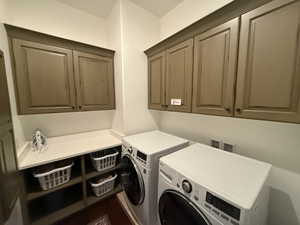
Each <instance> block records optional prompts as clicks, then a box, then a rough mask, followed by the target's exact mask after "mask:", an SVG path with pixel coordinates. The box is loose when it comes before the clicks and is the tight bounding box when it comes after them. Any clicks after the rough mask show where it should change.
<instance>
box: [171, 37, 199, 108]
mask: <svg viewBox="0 0 300 225" xmlns="http://www.w3.org/2000/svg"><path fill="white" fill-rule="evenodd" d="M166 57H167V58H166V63H167V71H166V104H167V109H168V110H170V111H181V112H191V105H192V79H193V39H190V40H187V41H185V42H183V43H181V44H179V45H176V46H174V47H173V48H171V49H168V50H167V56H166ZM172 99H179V100H181V105H173V104H171V101H172Z"/></svg>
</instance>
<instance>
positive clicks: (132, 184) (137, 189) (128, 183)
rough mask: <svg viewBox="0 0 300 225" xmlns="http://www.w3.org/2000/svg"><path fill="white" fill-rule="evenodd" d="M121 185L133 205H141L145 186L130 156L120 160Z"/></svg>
mask: <svg viewBox="0 0 300 225" xmlns="http://www.w3.org/2000/svg"><path fill="white" fill-rule="evenodd" d="M121 168H122V169H121V173H120V175H121V183H122V186H123V189H124V191H125V193H126V195H127V197H128V199H129V200H130V202H131V203H132V204H133V205H141V204H142V203H143V202H144V199H145V186H144V181H143V177H142V174H141V172H140V170H139V167H138V165H137V164H136V162H135V161H134V159H133V158H132V157H131V156H130V155H124V156H123V157H122V159H121Z"/></svg>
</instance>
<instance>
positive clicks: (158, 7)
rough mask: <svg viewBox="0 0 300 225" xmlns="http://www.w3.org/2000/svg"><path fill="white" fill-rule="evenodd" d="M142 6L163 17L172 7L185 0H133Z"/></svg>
mask: <svg viewBox="0 0 300 225" xmlns="http://www.w3.org/2000/svg"><path fill="white" fill-rule="evenodd" d="M131 1H132V2H134V3H135V4H137V5H139V6H141V7H142V8H144V9H146V10H148V11H150V12H152V13H153V14H155V15H157V16H159V17H161V16H164V15H165V14H167V13H168V12H169V11H170V10H171V9H174V8H175V7H176V6H177V5H178V4H179V3H181V2H183V0H131Z"/></svg>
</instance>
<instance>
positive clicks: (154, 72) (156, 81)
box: [148, 52, 166, 110]
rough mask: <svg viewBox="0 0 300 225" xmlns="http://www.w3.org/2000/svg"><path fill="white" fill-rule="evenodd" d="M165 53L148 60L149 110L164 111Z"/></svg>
mask: <svg viewBox="0 0 300 225" xmlns="http://www.w3.org/2000/svg"><path fill="white" fill-rule="evenodd" d="M165 65H166V57H165V52H163V53H159V54H156V55H154V56H151V57H149V58H148V95H149V109H158V110H162V109H164V106H165V104H166V100H165V97H166V96H165V72H166V70H165V67H166V66H165Z"/></svg>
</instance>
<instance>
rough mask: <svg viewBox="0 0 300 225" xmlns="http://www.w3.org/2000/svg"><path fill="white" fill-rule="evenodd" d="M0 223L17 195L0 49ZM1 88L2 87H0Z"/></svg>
mask: <svg viewBox="0 0 300 225" xmlns="http://www.w3.org/2000/svg"><path fill="white" fill-rule="evenodd" d="M0 65H1V70H0V82H1V84H0V85H1V90H0V99H1V101H0V109H1V118H5V120H1V122H2V123H1V124H0V184H1V185H0V223H1V222H3V221H5V220H6V219H7V218H8V217H9V216H10V214H11V212H12V210H13V208H14V205H15V202H16V199H17V196H18V190H19V185H18V176H17V163H16V156H15V143H14V135H13V128H12V122H11V113H10V103H9V94H8V89H7V81H6V72H5V69H4V66H3V65H4V56H3V53H2V52H1V51H0ZM2 88H3V89H2Z"/></svg>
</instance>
